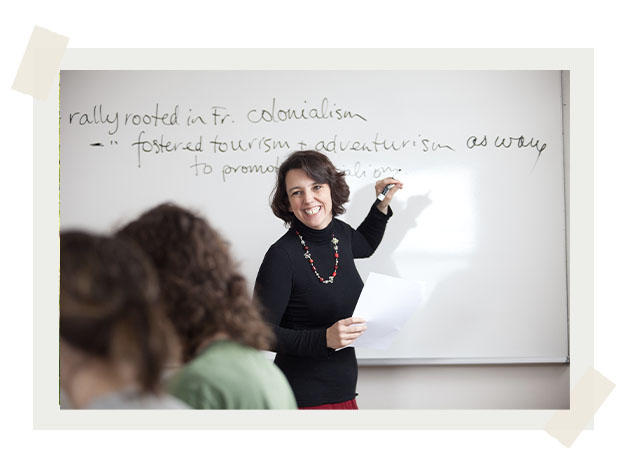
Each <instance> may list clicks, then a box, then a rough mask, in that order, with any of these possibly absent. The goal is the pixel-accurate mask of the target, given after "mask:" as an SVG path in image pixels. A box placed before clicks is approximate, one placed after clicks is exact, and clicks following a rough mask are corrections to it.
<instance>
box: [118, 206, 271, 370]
mask: <svg viewBox="0 0 626 466" xmlns="http://www.w3.org/2000/svg"><path fill="white" fill-rule="evenodd" d="M118 235H119V236H121V237H124V238H129V239H131V240H133V241H135V242H136V243H137V244H138V245H139V246H140V247H141V248H142V249H143V250H144V251H145V252H146V253H147V254H148V256H149V257H150V258H151V259H152V262H153V263H154V265H155V267H156V269H157V271H158V274H159V278H160V281H161V288H162V294H163V299H164V301H165V306H166V312H167V315H168V316H169V318H170V319H171V321H172V323H173V324H174V327H175V328H176V331H177V333H178V336H179V338H180V340H181V344H182V347H183V361H184V362H187V361H189V360H191V359H193V358H194V357H195V356H196V354H197V352H198V349H199V347H200V345H201V344H202V343H203V341H205V340H206V339H207V338H210V337H212V336H214V335H215V334H217V333H218V332H224V333H226V335H227V336H228V338H230V339H231V340H233V341H237V342H239V343H242V344H245V345H248V346H251V347H254V348H257V349H262V350H266V349H269V348H270V347H271V344H272V343H273V333H272V331H271V329H270V328H269V327H268V326H267V325H266V324H265V323H264V322H263V320H262V318H261V314H260V311H259V308H258V306H257V305H256V303H255V302H254V301H253V300H252V298H251V297H250V294H249V292H248V290H247V288H246V281H245V278H244V277H243V276H242V275H241V274H240V273H239V272H238V270H237V268H236V266H235V264H234V263H233V260H232V259H231V256H230V253H229V247H228V244H227V243H226V242H225V241H224V240H223V239H222V237H221V236H220V235H219V234H218V233H217V231H215V230H214V229H213V228H212V227H211V226H210V225H209V223H208V222H207V221H206V220H205V219H204V218H202V217H201V216H199V215H196V214H195V213H193V212H191V211H189V210H186V209H183V208H182V207H179V206H177V205H174V204H170V203H166V204H161V205H159V206H157V207H155V208H153V209H151V210H149V211H147V212H145V213H144V214H143V215H141V216H140V217H139V218H138V219H137V220H135V221H133V222H130V223H129V224H128V225H126V226H125V227H123V228H122V229H121V230H120V231H119V232H118Z"/></svg>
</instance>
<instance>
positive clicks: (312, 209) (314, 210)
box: [304, 206, 322, 215]
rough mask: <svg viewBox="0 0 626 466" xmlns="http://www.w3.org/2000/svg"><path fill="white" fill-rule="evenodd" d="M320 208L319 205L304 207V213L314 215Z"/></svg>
mask: <svg viewBox="0 0 626 466" xmlns="http://www.w3.org/2000/svg"><path fill="white" fill-rule="evenodd" d="M321 208H322V207H321V206H317V207H312V208H310V209H304V213H305V214H307V215H315V214H316V213H318V212H319V211H320V209H321Z"/></svg>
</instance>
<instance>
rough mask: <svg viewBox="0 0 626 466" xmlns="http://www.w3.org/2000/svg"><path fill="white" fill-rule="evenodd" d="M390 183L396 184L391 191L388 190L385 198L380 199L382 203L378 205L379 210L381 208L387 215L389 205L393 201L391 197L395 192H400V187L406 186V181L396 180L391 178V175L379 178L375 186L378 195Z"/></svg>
mask: <svg viewBox="0 0 626 466" xmlns="http://www.w3.org/2000/svg"><path fill="white" fill-rule="evenodd" d="M389 184H393V185H395V186H394V187H393V188H391V189H390V190H389V191H387V194H385V197H384V199H383V200H382V201H380V203H379V204H378V205H377V207H378V210H380V211H381V212H382V213H383V214H385V215H387V207H388V206H389V203H390V202H391V199H392V198H393V196H394V194H396V192H398V189H402V188H403V186H404V183H402V181H400V180H396V179H395V178H391V177H388V178H384V179H382V180H378V181H377V182H376V186H375V188H376V197H378V195H379V194H380V193H382V192H383V190H384V189H385V186H387V185H389Z"/></svg>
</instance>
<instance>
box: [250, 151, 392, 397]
mask: <svg viewBox="0 0 626 466" xmlns="http://www.w3.org/2000/svg"><path fill="white" fill-rule="evenodd" d="M388 184H395V186H394V187H393V188H392V189H391V190H389V191H388V192H387V193H386V195H385V197H384V199H383V200H382V201H378V200H377V201H376V202H375V203H374V205H373V206H372V208H371V209H370V211H369V213H368V215H367V217H366V218H365V220H364V221H363V223H362V224H361V225H360V226H359V227H358V228H357V229H356V230H354V229H352V227H350V225H348V224H346V223H344V222H342V221H340V220H338V219H336V218H335V216H336V215H339V214H342V213H344V212H345V209H344V207H343V205H344V204H345V203H346V202H347V201H348V197H349V194H350V190H349V188H348V185H347V184H346V181H345V179H344V173H343V172H340V171H338V170H337V169H336V168H335V166H334V165H333V164H332V163H331V161H330V160H329V159H328V158H327V157H326V156H325V155H323V154H321V153H319V152H315V151H300V152H295V153H293V154H292V155H290V156H289V157H288V158H287V159H286V160H285V161H284V162H283V163H282V164H281V166H280V168H279V170H278V174H277V180H276V186H275V187H274V191H273V200H272V211H273V212H274V215H276V216H277V217H278V218H280V219H281V220H283V221H284V222H285V224H286V225H289V226H290V227H291V228H290V229H289V231H287V233H285V234H284V235H283V236H282V237H281V238H280V239H279V240H278V241H276V243H274V244H273V245H272V246H271V247H270V248H269V250H268V251H267V253H266V254H265V258H264V259H263V263H262V264H261V267H260V269H259V273H258V276H257V280H256V285H255V293H256V295H257V296H258V298H259V299H260V301H261V303H262V304H263V305H264V308H265V310H266V314H267V317H266V319H267V321H268V322H269V323H270V324H271V325H272V327H273V328H274V331H275V334H276V337H277V344H276V346H275V348H274V350H275V351H276V353H277V354H276V359H275V363H276V364H277V365H278V367H280V368H281V369H282V371H283V372H284V373H285V375H286V376H287V379H288V380H289V383H290V384H291V387H292V388H293V390H294V393H295V396H296V400H297V402H298V407H299V408H312V407H318V408H319V407H321V408H329V409H357V404H356V399H355V397H356V391H355V390H356V381H357V363H356V356H355V351H354V348H352V347H349V348H345V349H342V350H341V351H335V350H336V349H338V348H343V347H344V346H347V345H349V344H351V343H353V342H354V341H355V340H356V339H357V338H358V337H359V336H360V335H361V334H362V333H363V331H365V329H366V326H365V325H364V324H365V322H364V320H363V319H361V318H359V317H350V316H351V315H352V313H353V311H354V308H355V306H356V303H357V300H358V298H359V295H360V293H361V289H362V288H363V281H362V280H361V277H360V276H359V274H358V272H357V270H356V267H355V264H354V259H355V258H361V257H369V256H370V255H372V253H373V252H374V251H375V250H376V248H377V247H378V244H379V243H380V241H381V240H382V237H383V234H384V232H385V227H386V224H387V220H388V219H389V218H390V217H391V215H392V212H391V209H390V208H389V202H390V201H391V198H392V197H393V196H394V194H395V193H396V192H397V190H398V189H400V188H402V183H401V182H400V181H397V180H395V179H393V178H385V179H384V180H379V181H377V182H376V194H377V195H379V194H381V192H382V191H383V189H384V188H385V186H387V185H388ZM353 324H357V325H353Z"/></svg>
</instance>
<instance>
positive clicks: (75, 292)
mask: <svg viewBox="0 0 626 466" xmlns="http://www.w3.org/2000/svg"><path fill="white" fill-rule="evenodd" d="M60 260H61V267H60V293H59V305H60V321H59V330H60V336H61V338H62V339H63V340H64V341H66V342H67V343H69V344H70V345H71V346H73V347H75V348H77V349H79V350H81V351H83V352H85V353H87V354H89V355H91V356H95V357H96V358H98V359H101V360H104V361H107V362H110V363H113V364H114V365H115V367H117V368H120V367H121V366H122V365H124V366H129V365H130V367H131V368H132V369H133V374H134V375H135V377H136V379H137V382H138V383H139V385H140V387H141V389H143V390H144V391H150V392H157V391H158V389H159V388H160V381H161V378H162V376H161V374H162V371H163V369H164V367H165V365H166V364H167V363H168V362H170V360H172V359H173V358H174V357H176V350H177V348H178V346H177V343H176V336H175V334H174V331H173V329H172V327H171V324H170V322H169V321H168V320H167V318H166V317H165V314H164V313H163V310H162V309H161V307H160V294H159V284H158V283H159V282H158V277H157V274H156V271H155V270H154V268H153V267H152V264H151V263H150V260H149V259H148V258H147V257H146V256H145V254H144V253H143V252H142V251H141V250H139V249H138V248H136V247H135V246H134V245H133V244H130V243H128V242H125V241H122V240H121V239H117V238H111V237H105V236H97V235H92V234H88V233H85V232H80V231H67V232H62V233H61V234H60Z"/></svg>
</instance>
